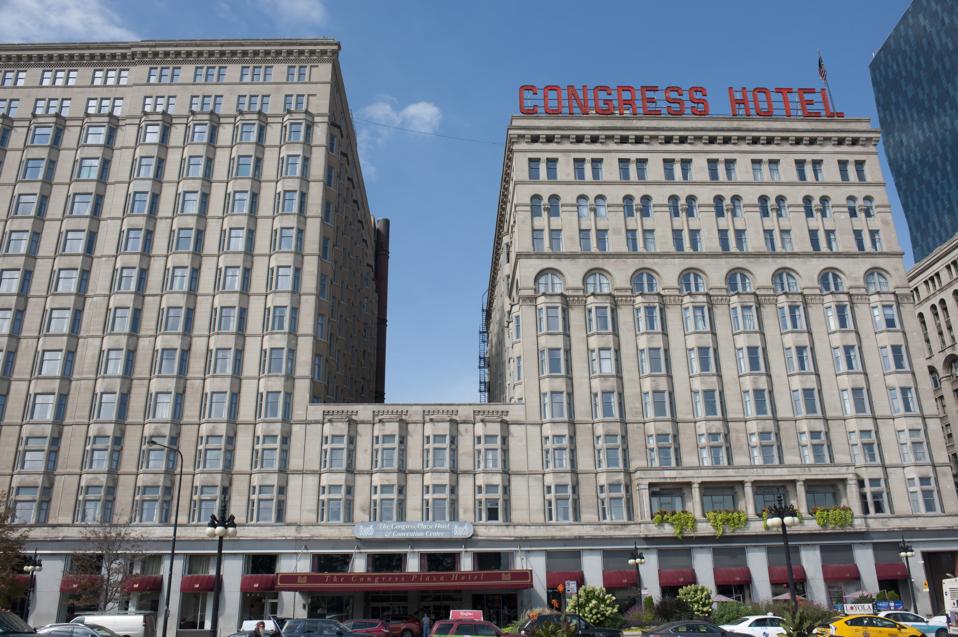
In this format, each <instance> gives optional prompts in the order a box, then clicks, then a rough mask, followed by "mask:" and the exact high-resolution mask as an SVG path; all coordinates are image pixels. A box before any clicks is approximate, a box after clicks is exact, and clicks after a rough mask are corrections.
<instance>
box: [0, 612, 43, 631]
mask: <svg viewBox="0 0 958 637" xmlns="http://www.w3.org/2000/svg"><path fill="white" fill-rule="evenodd" d="M36 634H37V631H35V630H33V628H31V627H30V624H28V623H27V622H25V621H23V620H22V619H21V618H20V616H19V615H16V614H14V613H11V612H10V611H8V610H0V635H3V637H36Z"/></svg>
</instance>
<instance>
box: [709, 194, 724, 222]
mask: <svg viewBox="0 0 958 637" xmlns="http://www.w3.org/2000/svg"><path fill="white" fill-rule="evenodd" d="M712 205H713V206H714V207H715V216H716V217H724V216H725V197H723V196H722V195H715V197H714V198H713V199H712Z"/></svg>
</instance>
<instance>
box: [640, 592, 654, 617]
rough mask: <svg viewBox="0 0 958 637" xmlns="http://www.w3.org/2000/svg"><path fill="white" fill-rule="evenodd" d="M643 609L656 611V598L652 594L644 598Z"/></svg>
mask: <svg viewBox="0 0 958 637" xmlns="http://www.w3.org/2000/svg"><path fill="white" fill-rule="evenodd" d="M642 610H644V611H646V612H649V613H654V612H655V600H654V599H652V596H651V595H649V596H647V597H645V598H644V599H643V600H642Z"/></svg>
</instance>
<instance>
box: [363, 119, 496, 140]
mask: <svg viewBox="0 0 958 637" xmlns="http://www.w3.org/2000/svg"><path fill="white" fill-rule="evenodd" d="M353 120H355V121H357V122H363V123H364V124H372V125H373V126H381V127H383V128H391V129H393V130H401V131H403V132H406V133H414V134H416V135H428V136H430V137H439V138H442V139H451V140H454V141H457V142H470V143H472V144H491V145H493V146H500V145H501V142H490V141H489V140H486V139H472V138H469V137H456V136H455V135H442V134H440V133H427V132H426V131H421V130H416V129H414V128H403V127H402V126H392V125H390V124H383V123H382V122H376V121H373V120H371V119H363V118H362V117H355V116H354V117H353Z"/></svg>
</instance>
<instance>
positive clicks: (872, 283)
mask: <svg viewBox="0 0 958 637" xmlns="http://www.w3.org/2000/svg"><path fill="white" fill-rule="evenodd" d="M865 289H866V290H867V291H868V292H869V293H871V292H887V291H888V290H889V289H891V287H890V286H889V285H888V277H887V276H885V275H884V274H882V273H881V272H879V271H878V270H872V271H871V272H869V273H868V274H866V275H865Z"/></svg>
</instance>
